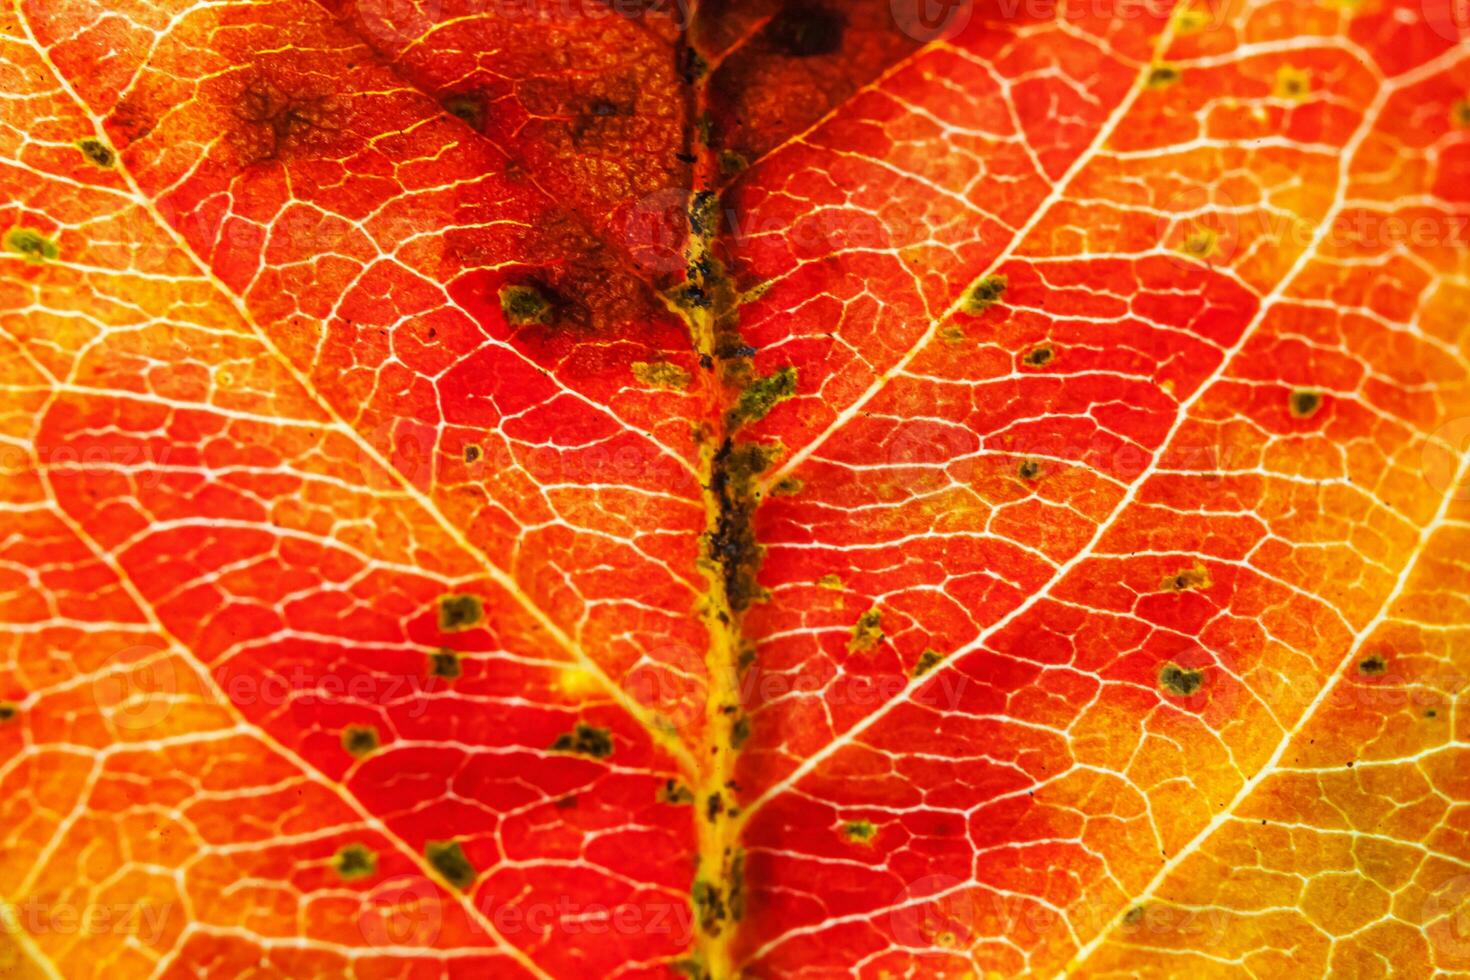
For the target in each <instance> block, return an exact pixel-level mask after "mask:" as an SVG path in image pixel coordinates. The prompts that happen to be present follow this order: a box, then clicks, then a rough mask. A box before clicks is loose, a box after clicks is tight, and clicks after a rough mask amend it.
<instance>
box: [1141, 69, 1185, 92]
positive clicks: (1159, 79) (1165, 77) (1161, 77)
mask: <svg viewBox="0 0 1470 980" xmlns="http://www.w3.org/2000/svg"><path fill="white" fill-rule="evenodd" d="M1177 81H1179V69H1178V68H1175V67H1174V66H1173V65H1154V66H1153V68H1151V69H1149V73H1148V82H1147V84H1148V87H1149V88H1151V89H1161V88H1168V87H1169V86H1170V85H1173V84H1174V83H1175V82H1177Z"/></svg>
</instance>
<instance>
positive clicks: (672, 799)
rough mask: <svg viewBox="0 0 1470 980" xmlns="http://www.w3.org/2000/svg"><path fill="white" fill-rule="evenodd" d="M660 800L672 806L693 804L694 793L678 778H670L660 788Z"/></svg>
mask: <svg viewBox="0 0 1470 980" xmlns="http://www.w3.org/2000/svg"><path fill="white" fill-rule="evenodd" d="M658 801H659V802H660V803H667V804H669V805H670V806H692V805H693V804H694V794H693V793H692V792H690V790H689V787H687V786H685V785H684V784H683V783H681V782H679V781H678V780H675V779H668V780H665V781H664V784H663V785H662V786H660V787H659V788H658Z"/></svg>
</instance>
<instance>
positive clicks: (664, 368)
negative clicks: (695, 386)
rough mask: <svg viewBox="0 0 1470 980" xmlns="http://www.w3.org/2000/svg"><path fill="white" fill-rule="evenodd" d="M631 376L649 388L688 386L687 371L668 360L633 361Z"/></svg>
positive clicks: (679, 387) (680, 387)
mask: <svg viewBox="0 0 1470 980" xmlns="http://www.w3.org/2000/svg"><path fill="white" fill-rule="evenodd" d="M633 377H635V378H637V379H638V380H639V381H641V382H643V383H644V384H646V385H648V386H649V387H650V388H674V389H682V388H687V387H689V372H688V371H686V370H684V369H683V368H681V367H679V365H677V364H670V363H669V362H668V361H634V362H633Z"/></svg>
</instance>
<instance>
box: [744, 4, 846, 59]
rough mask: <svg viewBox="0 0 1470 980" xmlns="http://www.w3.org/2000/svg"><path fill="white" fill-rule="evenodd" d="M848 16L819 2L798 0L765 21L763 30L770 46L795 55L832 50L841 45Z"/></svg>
mask: <svg viewBox="0 0 1470 980" xmlns="http://www.w3.org/2000/svg"><path fill="white" fill-rule="evenodd" d="M846 28H847V18H846V17H844V16H843V15H842V13H841V12H839V11H836V10H831V9H829V8H827V7H824V6H821V5H820V4H815V3H808V2H804V0H796V2H789V3H787V4H786V6H785V7H783V8H782V9H781V12H780V13H778V14H776V16H775V17H772V18H771V20H770V21H769V22H768V23H767V24H766V26H765V30H764V32H763V33H764V34H765V38H766V40H767V41H768V42H769V43H770V45H771V47H773V48H775V49H776V50H777V51H779V52H780V53H781V54H784V55H787V56H789V57H792V58H810V57H812V56H814V55H822V54H831V53H832V52H834V51H838V50H840V49H841V48H842V33H843V31H844V30H846Z"/></svg>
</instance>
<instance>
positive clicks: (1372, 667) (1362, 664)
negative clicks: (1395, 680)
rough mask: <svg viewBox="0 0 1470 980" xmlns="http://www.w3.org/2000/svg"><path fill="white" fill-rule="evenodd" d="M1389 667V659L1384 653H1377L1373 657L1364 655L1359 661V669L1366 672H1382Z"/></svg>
mask: <svg viewBox="0 0 1470 980" xmlns="http://www.w3.org/2000/svg"><path fill="white" fill-rule="evenodd" d="M1387 669H1388V661H1387V660H1385V659H1384V658H1383V655H1382V654H1379V653H1375V654H1373V655H1372V656H1371V657H1364V658H1363V659H1362V660H1359V661H1358V670H1359V671H1360V672H1362V673H1364V674H1369V675H1374V674H1381V673H1383V672H1384V671H1385V670H1387Z"/></svg>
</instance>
